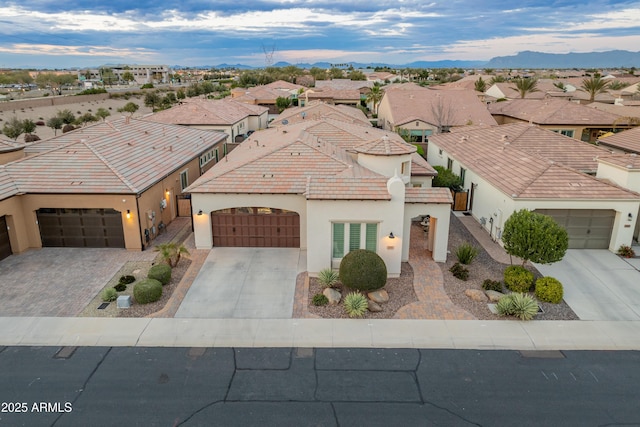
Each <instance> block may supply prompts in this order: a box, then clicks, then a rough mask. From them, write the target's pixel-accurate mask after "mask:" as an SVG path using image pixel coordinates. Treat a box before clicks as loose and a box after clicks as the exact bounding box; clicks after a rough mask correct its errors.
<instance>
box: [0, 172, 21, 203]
mask: <svg viewBox="0 0 640 427" xmlns="http://www.w3.org/2000/svg"><path fill="white" fill-rule="evenodd" d="M16 194H18V187H17V186H16V184H15V182H14V181H13V178H11V176H10V175H9V174H8V173H7V171H6V170H5V168H4V166H0V200H4V199H8V198H9V197H11V196H15V195H16Z"/></svg>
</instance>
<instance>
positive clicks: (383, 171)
mask: <svg viewBox="0 0 640 427" xmlns="http://www.w3.org/2000/svg"><path fill="white" fill-rule="evenodd" d="M404 162H409V168H408V170H407V171H405V174H404V175H402V164H403V163H404ZM358 163H359V164H361V165H362V166H364V167H366V168H367V169H371V170H372V171H374V172H377V173H379V174H380V175H383V176H386V177H392V176H394V175H395V174H398V175H399V176H402V177H403V180H404V181H405V183H407V182H409V177H410V175H411V155H410V154H405V155H401V156H374V155H369V154H362V153H359V154H358Z"/></svg>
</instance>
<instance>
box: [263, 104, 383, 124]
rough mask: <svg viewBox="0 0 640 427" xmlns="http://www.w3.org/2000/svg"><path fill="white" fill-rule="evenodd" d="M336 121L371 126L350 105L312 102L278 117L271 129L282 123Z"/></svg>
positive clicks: (361, 114)
mask: <svg viewBox="0 0 640 427" xmlns="http://www.w3.org/2000/svg"><path fill="white" fill-rule="evenodd" d="M326 118H330V119H334V120H340V121H343V122H346V123H357V124H359V125H362V126H371V122H369V119H367V116H365V115H364V113H363V112H362V110H360V109H359V108H355V107H350V106H348V105H332V104H327V103H325V102H321V101H311V102H309V104H307V105H305V106H304V107H293V108H287V109H286V110H284V111H283V112H282V113H280V115H279V116H277V117H276V118H275V119H274V120H273V121H272V122H271V124H270V125H269V127H277V126H282V121H283V120H285V121H286V122H287V124H290V125H292V124H295V123H299V122H301V121H303V120H318V119H326Z"/></svg>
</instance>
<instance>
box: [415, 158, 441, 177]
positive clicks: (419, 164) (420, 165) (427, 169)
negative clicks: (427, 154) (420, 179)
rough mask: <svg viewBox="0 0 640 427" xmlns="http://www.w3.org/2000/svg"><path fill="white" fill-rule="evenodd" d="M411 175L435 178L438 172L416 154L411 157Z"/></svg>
mask: <svg viewBox="0 0 640 427" xmlns="http://www.w3.org/2000/svg"><path fill="white" fill-rule="evenodd" d="M411 175H415V176H436V175H438V172H437V171H436V170H435V169H434V168H433V166H431V165H430V164H429V162H427V161H426V160H425V159H424V157H422V156H421V155H420V154H418V153H413V154H412V155H411Z"/></svg>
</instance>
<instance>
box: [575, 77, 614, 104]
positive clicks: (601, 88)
mask: <svg viewBox="0 0 640 427" xmlns="http://www.w3.org/2000/svg"><path fill="white" fill-rule="evenodd" d="M608 87H609V82H608V81H606V80H602V78H601V77H600V76H597V77H589V78H588V79H587V78H585V79H583V80H582V86H580V88H581V89H582V90H584V91H585V92H587V93H588V94H589V101H590V102H593V101H594V100H595V99H596V95H599V94H601V93H604V92H606V91H607V89H608Z"/></svg>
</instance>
